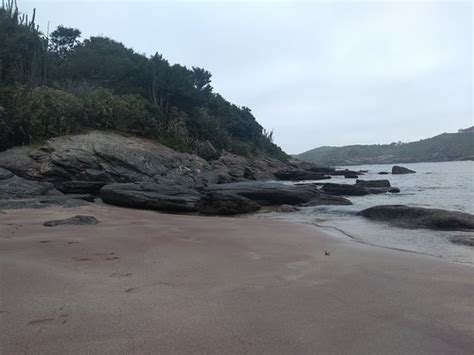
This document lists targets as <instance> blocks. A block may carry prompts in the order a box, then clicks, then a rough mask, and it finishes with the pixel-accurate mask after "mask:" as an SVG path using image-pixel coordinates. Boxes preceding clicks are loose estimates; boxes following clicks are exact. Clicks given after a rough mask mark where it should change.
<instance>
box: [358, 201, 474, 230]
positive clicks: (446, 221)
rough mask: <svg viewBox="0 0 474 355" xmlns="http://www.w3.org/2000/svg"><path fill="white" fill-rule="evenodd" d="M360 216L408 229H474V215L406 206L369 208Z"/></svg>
mask: <svg viewBox="0 0 474 355" xmlns="http://www.w3.org/2000/svg"><path fill="white" fill-rule="evenodd" d="M359 214H360V215H361V216H363V217H366V218H368V219H371V220H376V221H384V222H388V223H391V224H394V225H397V226H400V227H406V228H429V229H442V230H472V229H474V215H471V214H468V213H463V212H458V211H447V210H442V209H435V208H421V207H410V206H404V205H385V206H375V207H371V208H368V209H366V210H363V211H361V212H359Z"/></svg>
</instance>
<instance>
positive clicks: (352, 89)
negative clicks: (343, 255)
mask: <svg viewBox="0 0 474 355" xmlns="http://www.w3.org/2000/svg"><path fill="white" fill-rule="evenodd" d="M19 5H20V9H21V10H31V9H32V8H33V7H36V8H37V12H38V14H37V23H38V24H40V26H41V29H42V30H43V31H44V32H46V25H47V23H48V21H49V22H50V27H51V29H54V28H55V27H56V26H57V25H60V24H63V25H66V26H70V27H76V28H79V29H80V30H81V31H82V33H83V37H88V36H92V35H105V36H108V37H111V38H113V39H115V40H118V41H120V42H123V43H124V44H126V45H127V46H129V47H132V48H133V49H135V50H136V51H138V52H141V53H146V54H153V53H154V52H156V51H157V52H159V53H161V54H163V55H164V57H165V58H167V59H168V60H169V61H170V62H171V63H180V64H183V65H186V66H189V67H191V66H199V67H204V68H206V69H207V70H209V71H210V72H211V73H212V74H213V86H214V88H215V91H217V92H219V93H220V94H222V95H223V96H224V97H225V98H227V99H228V100H230V101H231V102H233V103H235V104H237V105H240V106H248V107H250V108H251V109H252V111H253V113H254V115H255V116H256V118H257V120H258V121H259V122H260V123H261V124H262V125H263V126H264V127H265V128H267V129H273V130H274V132H275V141H276V143H277V144H279V145H280V146H282V147H283V149H285V150H286V151H287V152H289V153H300V152H303V151H305V150H308V149H311V148H314V147H318V146H322V145H347V144H358V143H360V144H370V143H390V142H392V141H398V140H402V141H412V140H418V139H421V138H427V137H429V136H433V135H436V134H438V133H441V132H454V131H457V129H459V128H463V127H468V126H472V125H473V97H474V96H473V81H474V80H473V53H472V51H473V14H474V9H473V3H472V2H471V1H470V0H468V1H444V2H431V1H430V2H428V1H417V2H414V1H397V2H395V1H393V2H386V1H378V2H376V1H364V2H361V1H357V2H356V1H337V2H333V1H323V2H315V1H311V2H310V1H240V2H239V1H232V2H231V1H220V2H217V1H216V2H204V1H180V2H177V1H169V2H164V1H158V0H157V1H151V0H150V1H106V0H103V1H99V0H96V1H69V0H62V1H59V0H56V1H44V0H42V1H31V0H29V1H27V0H19Z"/></svg>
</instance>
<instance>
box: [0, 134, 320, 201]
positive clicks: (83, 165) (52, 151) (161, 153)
mask: <svg viewBox="0 0 474 355" xmlns="http://www.w3.org/2000/svg"><path fill="white" fill-rule="evenodd" d="M313 166H314V165H313V164H307V163H303V162H300V161H297V160H292V161H290V162H281V161H278V160H276V159H269V158H255V159H250V158H245V157H241V156H237V155H233V154H229V153H224V154H222V155H221V156H220V157H219V158H218V159H216V160H212V161H209V162H208V161H206V160H204V159H202V158H201V157H199V156H196V155H193V154H187V153H178V152H176V151H174V150H172V149H170V148H168V147H165V146H163V145H161V144H159V143H157V142H154V141H151V140H147V139H141V138H135V137H125V136H123V135H119V134H115V133H110V132H98V131H93V132H89V133H86V134H80V135H72V136H61V137H56V138H53V139H50V140H49V141H48V142H47V143H46V144H45V145H43V146H41V147H39V148H31V147H16V148H12V149H9V150H7V151H4V152H1V153H0V167H3V168H5V169H7V170H9V171H11V172H12V173H14V174H15V175H17V176H19V177H22V178H25V179H29V180H37V181H48V182H52V183H54V184H57V185H58V186H60V185H61V183H62V182H65V181H103V182H108V183H138V182H140V183H142V182H156V183H159V184H169V183H174V184H180V185H186V186H188V187H202V186H205V185H207V184H214V183H217V182H221V183H222V182H235V181H241V180H245V179H274V178H275V177H274V175H273V174H274V173H275V172H277V171H280V170H284V169H290V168H291V169H297V170H304V169H303V168H302V167H308V168H309V167H313ZM73 191H77V192H79V190H73ZM84 191H85V190H81V192H84ZM88 192H92V191H88Z"/></svg>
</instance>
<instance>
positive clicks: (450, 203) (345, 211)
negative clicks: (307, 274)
mask: <svg viewBox="0 0 474 355" xmlns="http://www.w3.org/2000/svg"><path fill="white" fill-rule="evenodd" d="M393 165H402V166H405V167H407V168H409V169H412V170H415V171H416V174H406V175H391V174H390V175H379V174H378V172H380V171H387V172H390V171H391V168H392V166H393ZM339 168H348V169H350V170H356V171H358V170H368V173H366V174H364V175H361V176H360V179H364V180H380V179H388V180H389V181H390V183H391V185H392V186H394V187H399V188H400V190H401V192H400V193H398V194H388V193H387V194H377V195H368V196H349V197H348V198H349V199H350V200H351V201H352V203H353V205H350V206H316V207H303V208H302V209H301V210H300V211H298V212H292V213H278V212H266V213H260V214H259V216H261V217H265V218H277V219H284V220H291V221H298V222H303V223H310V224H314V225H317V226H320V227H322V228H323V229H326V230H328V231H331V232H333V234H335V235H337V236H339V237H346V238H347V237H350V238H353V239H354V240H356V241H359V242H362V243H367V244H372V245H377V246H381V247H387V248H395V249H402V250H406V251H410V252H417V253H422V254H428V255H432V256H436V257H440V258H446V259H450V260H453V261H457V262H463V263H470V264H473V265H474V248H473V247H468V246H463V245H456V244H453V243H452V242H451V241H450V240H451V238H452V237H454V236H456V235H463V234H468V235H473V236H474V233H472V232H456V231H434V230H428V229H405V228H398V227H394V226H391V225H389V224H387V223H382V222H374V221H369V220H367V219H365V218H364V217H361V216H357V215H356V213H357V212H358V211H361V210H363V209H365V208H368V207H372V206H376V205H388V204H403V205H409V206H418V207H431V208H442V209H447V210H454V211H462V212H467V213H471V214H474V202H473V201H474V162H472V161H457V162H441V163H411V164H381V165H358V166H344V167H339ZM319 182H321V181H319ZM324 182H337V183H346V184H353V183H355V180H353V179H345V178H344V177H340V176H336V177H333V178H331V180H324Z"/></svg>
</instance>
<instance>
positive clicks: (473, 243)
mask: <svg viewBox="0 0 474 355" xmlns="http://www.w3.org/2000/svg"><path fill="white" fill-rule="evenodd" d="M451 243H454V244H458V245H466V246H468V247H474V236H472V235H456V236H454V237H453V238H451Z"/></svg>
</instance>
